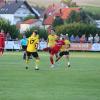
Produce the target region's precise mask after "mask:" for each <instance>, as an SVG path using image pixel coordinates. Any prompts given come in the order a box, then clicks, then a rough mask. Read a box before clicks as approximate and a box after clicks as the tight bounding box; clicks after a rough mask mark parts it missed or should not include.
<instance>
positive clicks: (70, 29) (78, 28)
mask: <svg viewBox="0 0 100 100" xmlns="http://www.w3.org/2000/svg"><path fill="white" fill-rule="evenodd" d="M55 30H56V32H57V34H58V35H59V34H61V33H62V34H68V35H69V36H71V35H72V34H74V36H76V35H78V36H82V35H83V34H85V35H86V36H89V34H92V35H95V34H96V33H98V32H100V29H98V28H97V27H96V26H95V25H90V24H84V23H71V24H67V25H62V26H57V27H56V28H55Z"/></svg>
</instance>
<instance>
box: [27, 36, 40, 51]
mask: <svg viewBox="0 0 100 100" xmlns="http://www.w3.org/2000/svg"><path fill="white" fill-rule="evenodd" d="M38 43H39V36H34V37H33V36H31V37H29V38H28V44H27V51H28V52H36V51H37V44H38Z"/></svg>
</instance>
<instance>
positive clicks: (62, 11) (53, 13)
mask: <svg viewBox="0 0 100 100" xmlns="http://www.w3.org/2000/svg"><path fill="white" fill-rule="evenodd" d="M72 11H76V12H79V11H80V8H69V7H68V6H67V5H66V4H63V3H60V4H53V5H50V6H49V7H48V8H47V9H46V10H45V11H44V21H43V24H44V25H45V26H46V27H49V26H51V25H52V23H53V22H54V20H55V18H56V17H57V16H59V17H61V18H62V19H63V20H66V19H68V18H69V16H70V13H71V12H72Z"/></svg>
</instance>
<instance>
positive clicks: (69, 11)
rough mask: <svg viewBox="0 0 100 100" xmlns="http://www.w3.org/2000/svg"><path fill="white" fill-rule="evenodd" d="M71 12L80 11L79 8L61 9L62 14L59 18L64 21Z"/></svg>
mask: <svg viewBox="0 0 100 100" xmlns="http://www.w3.org/2000/svg"><path fill="white" fill-rule="evenodd" d="M72 11H80V8H63V9H61V12H62V15H61V18H62V19H64V20H65V19H68V17H69V15H70V13H71V12H72Z"/></svg>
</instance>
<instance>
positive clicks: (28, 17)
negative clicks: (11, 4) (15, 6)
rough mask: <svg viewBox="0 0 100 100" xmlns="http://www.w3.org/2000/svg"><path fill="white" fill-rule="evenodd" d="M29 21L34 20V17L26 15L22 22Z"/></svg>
mask: <svg viewBox="0 0 100 100" xmlns="http://www.w3.org/2000/svg"><path fill="white" fill-rule="evenodd" d="M29 19H35V16H33V15H28V16H26V17H25V18H24V19H23V20H24V21H26V20H29Z"/></svg>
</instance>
